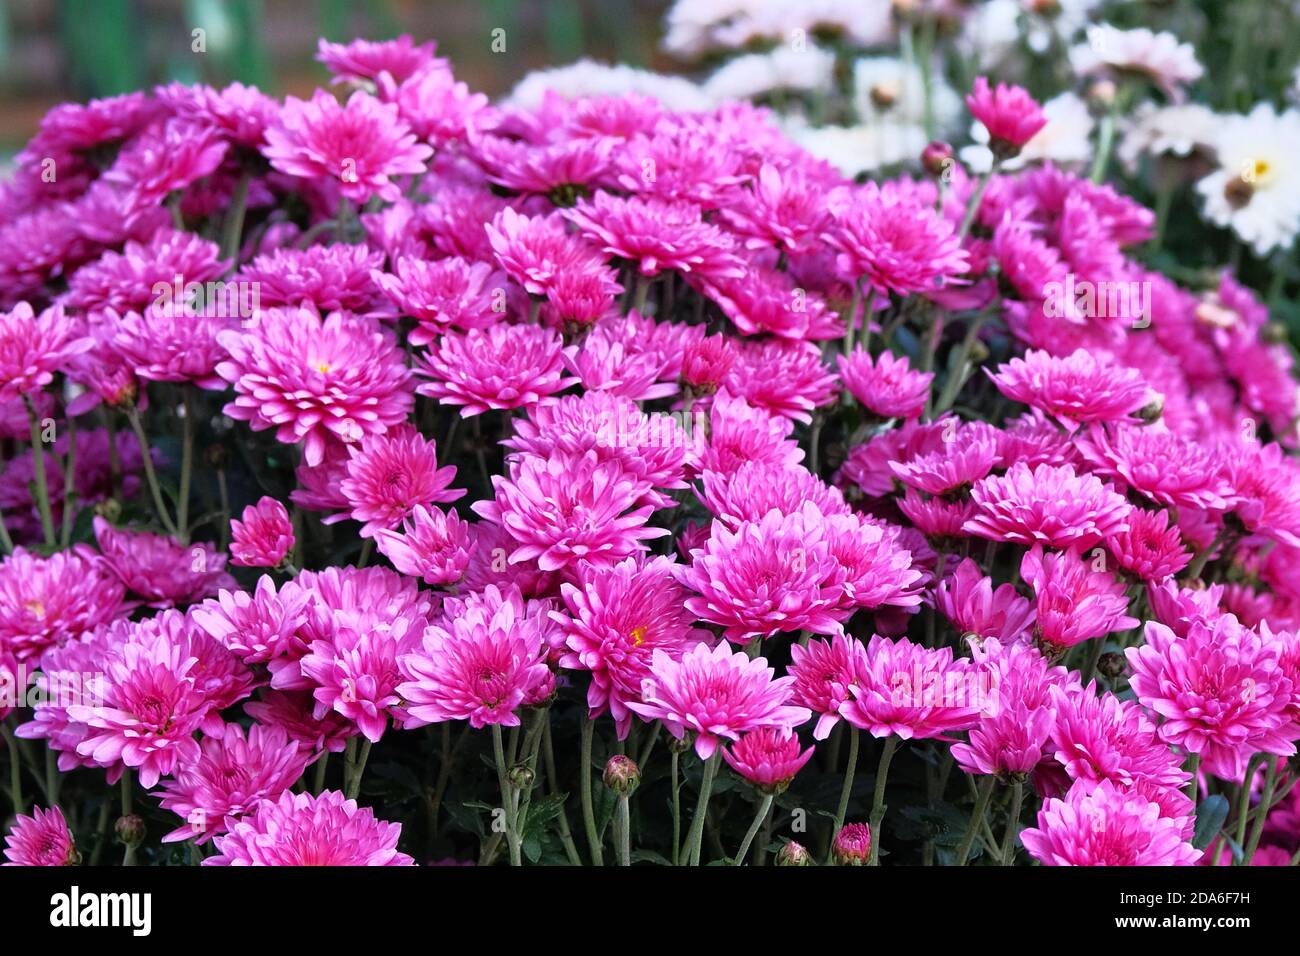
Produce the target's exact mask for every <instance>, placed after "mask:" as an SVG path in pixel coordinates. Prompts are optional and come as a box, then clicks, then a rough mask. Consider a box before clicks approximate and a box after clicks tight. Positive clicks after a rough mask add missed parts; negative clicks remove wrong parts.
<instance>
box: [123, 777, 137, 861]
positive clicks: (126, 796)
mask: <svg viewBox="0 0 1300 956" xmlns="http://www.w3.org/2000/svg"><path fill="white" fill-rule="evenodd" d="M132 783H133V781H132V778H131V771H130V770H127V771H126V772H125V773H123V774H122V816H124V817H129V816H131V815H132V814H133V813H134V812H135V795H134V793H133V791H132V789H131V788H132ZM122 865H123V866H135V844H134V843H129V842H128V843H127V845H126V852H125V853H123V854H122Z"/></svg>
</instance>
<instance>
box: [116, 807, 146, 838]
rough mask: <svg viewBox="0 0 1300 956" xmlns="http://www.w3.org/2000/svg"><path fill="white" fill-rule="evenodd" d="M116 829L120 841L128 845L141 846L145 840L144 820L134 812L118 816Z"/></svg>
mask: <svg viewBox="0 0 1300 956" xmlns="http://www.w3.org/2000/svg"><path fill="white" fill-rule="evenodd" d="M114 831H115V832H116V833H117V839H118V842H119V843H123V844H125V845H126V846H139V845H140V844H141V843H143V842H144V820H142V819H141V818H140V817H138V816H136V815H135V814H134V813H132V814H130V815H129V816H125V817H118V818H117V826H116V827H114Z"/></svg>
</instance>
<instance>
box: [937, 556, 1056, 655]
mask: <svg viewBox="0 0 1300 956" xmlns="http://www.w3.org/2000/svg"><path fill="white" fill-rule="evenodd" d="M934 599H935V607H937V608H938V609H939V611H940V612H941V613H942V614H943V616H944V617H946V618H947V619H948V620H949V622H950V623H951V624H952V626H953V627H954V628H955V629H956V630H957V632H958V633H960V634H977V635H979V636H980V637H991V638H996V639H997V640H999V641H1001V642H1003V643H1010V642H1012V641H1015V640H1016V639H1017V638H1019V637H1020V636H1021V635H1022V634H1024V633H1025V631H1027V630H1028V629H1029V628H1030V626H1031V625H1032V624H1033V623H1034V616H1035V612H1034V607H1033V605H1031V604H1030V603H1029V601H1027V600H1026V599H1025V598H1022V597H1021V596H1020V595H1019V594H1018V593H1016V589H1015V586H1014V585H1011V584H1003V585H1001V586H999V587H998V588H996V589H995V588H994V587H993V581H992V579H990V578H987V577H985V576H984V575H982V574H980V570H979V565H977V564H976V563H975V562H974V561H972V560H971V559H970V558H966V559H965V560H964V561H962V563H961V564H959V565H957V570H956V571H954V572H953V573H952V574H950V575H949V576H948V577H946V578H944V579H943V580H942V581H941V582H939V585H938V587H937V588H935V595H934Z"/></svg>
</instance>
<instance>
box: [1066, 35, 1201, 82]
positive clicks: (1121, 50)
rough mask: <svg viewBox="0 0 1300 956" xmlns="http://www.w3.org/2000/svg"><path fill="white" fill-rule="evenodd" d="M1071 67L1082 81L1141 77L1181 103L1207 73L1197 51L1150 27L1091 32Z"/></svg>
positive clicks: (1073, 50)
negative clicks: (1128, 75)
mask: <svg viewBox="0 0 1300 956" xmlns="http://www.w3.org/2000/svg"><path fill="white" fill-rule="evenodd" d="M1070 65H1071V66H1072V67H1074V72H1075V73H1076V74H1077V75H1078V76H1080V77H1094V76H1109V77H1116V76H1123V75H1124V74H1126V73H1137V74H1140V75H1141V76H1144V77H1146V78H1147V79H1149V80H1151V82H1153V83H1154V84H1155V85H1156V86H1158V87H1159V88H1160V89H1161V90H1163V91H1164V92H1165V95H1166V96H1168V97H1169V98H1170V99H1171V100H1181V98H1182V95H1183V87H1184V86H1186V85H1187V84H1188V83H1194V82H1195V81H1196V80H1198V79H1200V78H1201V74H1202V73H1204V72H1205V70H1204V69H1203V68H1202V67H1201V64H1200V63H1199V62H1197V59H1196V48H1195V47H1193V46H1192V45H1191V44H1190V43H1179V42H1178V37H1176V36H1174V35H1173V34H1172V33H1164V32H1162V33H1154V32H1152V31H1151V30H1148V29H1147V28H1146V27H1142V28H1140V29H1137V30H1121V29H1119V28H1118V27H1114V26H1111V25H1110V24H1109V23H1102V24H1098V25H1096V26H1091V27H1089V28H1088V42H1087V43H1081V44H1079V45H1078V46H1075V47H1072V48H1071V49H1070Z"/></svg>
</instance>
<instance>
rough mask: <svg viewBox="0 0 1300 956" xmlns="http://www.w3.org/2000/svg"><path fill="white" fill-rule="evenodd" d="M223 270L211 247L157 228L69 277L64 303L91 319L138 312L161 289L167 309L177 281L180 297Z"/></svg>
mask: <svg viewBox="0 0 1300 956" xmlns="http://www.w3.org/2000/svg"><path fill="white" fill-rule="evenodd" d="M187 89H188V87H187ZM229 268H230V263H229V262H228V261H223V260H222V258H221V247H220V246H218V245H217V244H216V243H215V242H209V241H208V240H207V239H204V238H203V237H202V236H198V235H195V234H194V233H192V232H179V231H177V230H175V229H171V228H163V229H159V230H158V231H157V232H155V233H154V234H153V236H152V237H151V238H150V239H149V241H148V242H136V241H134V240H130V241H128V242H127V243H126V244H125V245H124V246H123V247H122V251H121V252H112V251H109V252H105V253H104V254H103V255H102V256H100V257H99V259H97V260H96V261H94V262H91V263H88V264H87V265H84V266H82V267H81V268H80V269H78V270H77V271H76V272H74V273H73V274H72V277H71V278H70V279H69V280H68V298H67V303H68V305H69V306H75V307H76V308H79V309H85V310H86V311H87V312H92V313H93V312H97V311H102V310H104V309H114V310H116V311H118V312H143V311H144V309H145V308H146V307H147V306H148V305H150V304H151V303H153V302H155V301H156V300H157V299H158V298H159V292H160V291H161V290H162V289H164V288H165V289H166V290H167V295H168V296H169V297H170V299H171V300H172V302H173V305H176V306H182V305H184V304H185V300H184V299H183V298H182V301H179V302H177V301H175V300H176V299H177V298H178V296H177V295H176V289H175V286H176V277H177V276H180V277H181V296H182V297H183V296H184V294H185V285H187V284H188V283H191V282H195V283H200V284H202V283H207V282H211V281H213V280H215V279H220V278H221V277H222V276H223V275H224V274H225V273H226V271H227V270H228V269H229ZM160 283H161V285H159V284H160Z"/></svg>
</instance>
